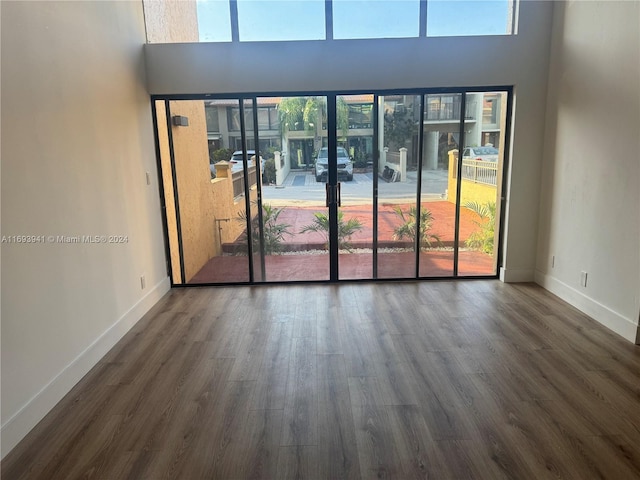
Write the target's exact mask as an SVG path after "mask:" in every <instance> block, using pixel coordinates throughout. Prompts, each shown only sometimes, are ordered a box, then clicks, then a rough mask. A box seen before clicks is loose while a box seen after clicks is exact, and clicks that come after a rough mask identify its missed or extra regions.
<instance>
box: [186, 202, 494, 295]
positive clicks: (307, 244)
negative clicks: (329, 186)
mask: <svg viewBox="0 0 640 480" xmlns="http://www.w3.org/2000/svg"><path fill="white" fill-rule="evenodd" d="M394 207H400V208H401V209H402V210H403V211H405V212H406V211H408V208H409V206H408V205H390V204H381V205H380V206H379V212H378V248H379V249H382V251H379V252H378V272H377V277H378V278H413V277H415V273H416V270H415V269H416V267H415V254H414V252H413V251H387V250H384V249H392V248H395V249H398V248H407V249H410V248H411V246H412V242H411V240H410V239H404V240H401V241H399V240H395V239H394V238H393V232H394V228H396V227H397V226H398V225H399V224H400V223H401V222H402V221H401V219H400V218H399V217H398V215H397V214H396V213H395V212H394ZM422 208H427V209H428V210H429V211H430V212H431V214H432V218H433V224H432V227H431V229H430V230H429V233H430V234H432V235H435V236H437V237H438V238H439V239H440V243H438V242H436V241H433V242H432V245H433V247H434V248H433V249H428V250H426V251H423V252H421V254H420V267H419V275H420V276H421V277H441V276H452V275H453V264H454V263H453V260H454V259H453V255H454V252H453V245H454V234H455V205H454V204H453V203H451V202H448V201H434V202H425V203H423V206H422ZM318 211H322V212H323V213H326V210H324V209H319V208H318V207H306V206H296V207H286V208H284V209H283V211H282V213H281V214H280V216H279V217H278V223H284V224H287V225H289V228H288V231H289V232H291V235H286V236H285V238H284V241H283V243H282V245H281V250H282V252H283V254H278V255H266V256H265V268H264V270H265V277H266V278H264V279H262V277H261V272H262V267H261V265H260V259H259V256H257V255H256V256H255V257H254V276H255V279H256V280H258V281H259V280H260V279H262V280H263V281H268V282H276V281H294V280H328V279H329V255H328V252H327V253H325V252H326V250H324V249H325V248H326V246H325V239H324V236H323V235H322V234H320V233H317V232H306V233H299V232H300V231H301V230H302V229H303V228H304V226H306V225H309V224H310V223H312V221H313V219H314V215H313V214H314V212H318ZM341 211H343V212H344V219H345V221H347V220H348V219H350V218H357V219H358V220H359V221H360V222H361V223H362V229H361V230H359V231H358V232H356V233H355V234H354V235H353V236H352V237H351V239H350V241H349V242H350V243H351V249H352V251H353V253H348V252H345V251H342V252H341V254H340V255H339V278H341V279H364V278H372V277H373V258H372V257H373V256H372V254H371V251H370V249H371V248H372V238H373V212H372V207H371V206H370V205H357V206H344V207H342V208H341ZM460 212H461V213H460V247H461V249H460V251H459V257H458V274H459V275H492V274H494V273H495V262H494V258H493V256H491V255H488V254H485V253H482V252H478V251H471V250H466V249H465V243H464V242H465V240H466V239H467V238H468V236H469V235H470V234H471V233H472V232H473V231H474V230H475V229H477V228H478V227H477V226H476V225H475V223H474V220H475V219H477V218H478V217H477V216H476V214H475V213H473V212H471V211H469V210H467V209H461V211H460ZM239 247H240V245H239V244H238V243H234V244H226V245H225V246H224V250H225V251H226V252H229V253H231V252H234V251H238V248H239ZM304 252H309V253H304ZM248 281H249V266H248V262H247V257H246V256H238V255H231V254H229V255H224V256H220V257H214V258H212V259H210V260H209V261H208V262H207V263H206V264H205V265H204V266H203V268H202V269H201V270H200V271H199V272H198V273H197V274H196V275H195V276H194V277H193V278H192V279H191V280H190V281H189V283H226V282H248Z"/></svg>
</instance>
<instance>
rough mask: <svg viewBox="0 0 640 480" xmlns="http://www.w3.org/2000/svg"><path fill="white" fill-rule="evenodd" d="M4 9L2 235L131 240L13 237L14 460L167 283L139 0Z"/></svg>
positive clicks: (10, 380) (6, 382) (7, 375)
mask: <svg viewBox="0 0 640 480" xmlns="http://www.w3.org/2000/svg"><path fill="white" fill-rule="evenodd" d="M0 14H1V19H2V20H1V21H2V25H1V29H2V30H1V31H2V37H1V43H2V52H1V61H2V77H1V86H2V147H1V148H2V151H1V153H2V235H6V236H9V235H44V236H45V237H46V236H48V235H54V236H55V235H83V234H84V235H126V236H127V237H128V242H127V243H123V244H100V245H89V244H55V243H52V242H50V241H47V243H46V244H34V245H22V244H21V245H18V244H8V243H4V244H2V456H4V455H5V454H6V453H7V452H8V451H9V450H10V449H11V448H12V447H13V446H14V445H15V444H16V443H17V441H19V440H20V439H21V438H22V437H23V436H24V435H25V434H26V433H27V432H28V431H29V430H30V429H31V428H32V427H33V426H34V425H35V424H36V423H37V422H38V421H39V420H40V419H41V418H42V417H43V416H44V414H46V413H47V412H48V411H49V410H50V409H51V408H52V407H53V406H54V405H55V403H56V402H57V401H58V400H59V399H60V398H61V397H62V396H63V395H64V394H65V393H67V392H68V391H69V389H70V388H71V387H72V386H73V385H74V384H75V383H76V382H77V381H78V380H79V379H80V378H81V377H82V376H83V375H84V374H85V373H86V372H87V371H88V370H89V369H90V368H91V367H92V366H93V365H94V364H95V363H96V362H97V361H98V360H99V359H100V358H101V357H102V356H103V355H104V353H106V351H108V349H109V348H110V347H111V346H112V345H113V344H114V343H115V342H116V341H117V340H118V339H119V338H120V337H121V336H122V335H123V334H124V333H125V332H126V331H127V330H128V329H129V328H130V327H131V326H132V325H133V324H134V323H135V322H136V321H137V320H138V319H139V318H140V317H141V316H142V315H143V314H144V313H145V312H146V311H147V310H148V308H150V306H151V305H153V304H154V303H156V302H157V300H158V299H159V298H160V296H161V295H162V294H163V293H164V292H166V291H167V290H168V288H169V283H168V279H167V273H166V267H165V255H164V243H163V232H162V224H161V215H160V202H159V195H158V185H157V174H156V166H155V165H156V160H155V150H154V144H153V130H152V120H151V114H150V104H149V96H148V94H147V92H146V91H145V78H144V75H145V72H144V61H143V49H142V44H143V43H144V41H145V37H144V24H143V15H142V5H141V3H140V2H4V1H3V2H2V3H1V11H0ZM147 171H148V172H150V174H151V185H150V186H147V185H146V180H145V172H147ZM142 274H144V275H145V276H146V288H145V289H144V290H143V289H142V288H141V285H140V275H142Z"/></svg>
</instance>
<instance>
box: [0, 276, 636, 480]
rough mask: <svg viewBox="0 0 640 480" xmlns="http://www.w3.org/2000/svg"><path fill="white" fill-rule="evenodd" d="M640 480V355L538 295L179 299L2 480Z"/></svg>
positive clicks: (199, 294)
mask: <svg viewBox="0 0 640 480" xmlns="http://www.w3.org/2000/svg"><path fill="white" fill-rule="evenodd" d="M75 478H90V479H105V480H106V479H108V480H119V479H136V480H139V479H185V480H198V479H245V478H246V479H249V478H251V479H253V478H256V479H257V478H264V479H277V480H284V479H288V478H292V479H293V478H295V479H307V478H308V479H342V478H348V479H359V478H362V479H369V478H376V479H379V478H388V479H413V478H434V479H449V478H451V479H463V478H474V479H500V478H510V479H536V480H537V479H546V478H567V479H592V478H607V479H615V480H621V479H638V478H640V347H637V346H634V345H632V344H630V343H628V342H627V341H625V340H624V339H622V338H620V337H618V336H616V335H615V334H613V333H610V332H609V331H607V330H606V329H605V328H603V327H601V326H600V325H599V324H597V323H596V322H595V321H593V320H591V319H589V318H588V317H586V316H585V315H583V314H581V313H580V312H578V311H577V310H575V309H573V308H572V307H569V306H567V305H566V304H565V303H563V302H562V301H560V300H559V299H558V298H556V297H554V296H553V295H551V294H550V293H548V292H546V291H544V290H542V289H541V288H539V287H536V286H534V285H505V284H502V283H500V282H498V281H459V282H422V283H389V284H384V283H378V284H344V285H339V286H332V285H310V286H309V285H305V286H268V287H229V288H198V289H176V290H172V291H171V292H170V293H169V294H168V295H167V296H166V297H165V298H164V299H163V300H162V301H161V302H160V303H159V304H157V305H156V306H155V307H154V308H153V309H152V311H151V312H149V314H148V315H146V316H145V317H144V318H143V319H142V320H141V321H140V322H139V323H138V324H137V325H136V326H135V327H134V328H133V329H132V330H131V331H130V332H129V333H128V334H127V335H126V337H125V338H124V339H123V340H122V341H121V342H120V343H118V345H116V347H115V348H113V350H112V351H111V352H110V353H108V354H107V355H106V357H105V358H104V359H102V361H100V363H99V364H98V365H97V366H96V367H95V368H94V369H93V370H92V371H91V372H90V373H89V374H88V375H87V376H86V377H85V378H84V379H83V380H82V381H81V382H80V383H79V384H78V385H77V386H76V387H75V388H74V389H73V390H72V391H71V392H70V393H69V394H68V395H67V396H66V397H65V398H64V399H63V400H62V402H61V403H60V404H59V405H58V406H56V407H55V408H54V410H53V411H52V412H51V413H50V414H49V415H48V416H47V417H46V418H45V419H44V420H43V421H42V422H40V424H39V425H38V426H37V427H36V428H35V429H34V430H33V431H32V432H31V433H30V434H29V435H28V436H27V437H26V438H25V439H24V440H23V441H22V442H21V443H20V444H19V445H18V446H17V447H16V448H15V449H14V450H13V451H12V452H11V453H9V455H7V457H6V458H5V459H4V461H3V462H2V479H3V480H17V479H46V480H54V479H65V480H66V479H75Z"/></svg>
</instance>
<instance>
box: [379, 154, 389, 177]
mask: <svg viewBox="0 0 640 480" xmlns="http://www.w3.org/2000/svg"><path fill="white" fill-rule="evenodd" d="M388 151H389V147H384V148H383V149H382V151H381V152H380V163H379V164H378V174H379V175H382V172H384V167H386V166H387V152H388Z"/></svg>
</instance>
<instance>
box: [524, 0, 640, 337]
mask: <svg viewBox="0 0 640 480" xmlns="http://www.w3.org/2000/svg"><path fill="white" fill-rule="evenodd" d="M552 46H553V48H552V52H553V53H552V56H551V70H550V75H549V85H550V88H549V98H548V103H547V118H546V126H547V128H546V142H545V155H544V165H543V167H544V168H543V177H542V196H541V209H540V231H539V248H538V262H537V272H536V280H537V281H538V282H539V283H541V284H542V285H544V286H545V287H546V288H548V289H550V290H551V291H552V292H554V293H556V294H558V295H560V296H561V297H562V298H564V299H565V300H567V301H569V302H570V303H572V304H573V305H575V306H576V307H578V308H580V309H581V310H583V311H585V312H586V313H588V314H589V315H591V316H592V317H594V318H596V319H597V320H599V321H600V322H602V323H603V324H605V325H607V326H608V327H610V328H612V329H613V330H615V331H616V332H618V333H619V334H620V335H622V336H624V337H625V338H627V339H629V340H631V341H636V342H639V341H640V338H638V334H639V333H638V330H639V329H638V318H639V316H640V135H639V132H640V95H639V93H638V92H639V91H640V61H639V60H640V3H638V2H614V1H608V2H571V3H566V4H565V3H560V2H558V3H556V4H555V15H554V25H553V44H552ZM582 271H585V272H587V285H586V287H585V286H582V285H581V282H580V280H581V272H582Z"/></svg>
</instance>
